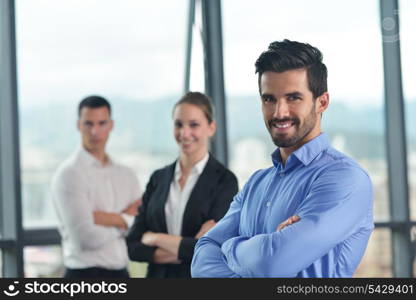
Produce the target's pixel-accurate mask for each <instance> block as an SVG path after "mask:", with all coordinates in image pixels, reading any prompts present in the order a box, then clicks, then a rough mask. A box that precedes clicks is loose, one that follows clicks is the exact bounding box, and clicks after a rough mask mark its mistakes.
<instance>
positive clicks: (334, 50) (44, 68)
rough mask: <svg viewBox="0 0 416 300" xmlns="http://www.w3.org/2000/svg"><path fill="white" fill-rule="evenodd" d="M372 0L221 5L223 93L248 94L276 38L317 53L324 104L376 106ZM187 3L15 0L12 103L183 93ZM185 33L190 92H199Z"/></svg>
mask: <svg viewBox="0 0 416 300" xmlns="http://www.w3.org/2000/svg"><path fill="white" fill-rule="evenodd" d="M378 2H379V1H378V0H366V1H362V0H350V1H333V0H314V1H310V0H296V1H288V0H257V1H248V0H223V1H222V10H223V12H222V14H223V29H224V34H223V46H224V70H225V81H226V82H225V86H226V93H227V95H230V96H232V95H239V96H241V95H256V94H257V80H256V76H255V75H254V62H255V60H256V58H257V57H258V56H259V54H260V53H261V52H262V51H264V50H265V49H266V48H267V46H268V44H269V43H270V42H271V41H274V40H281V39H284V38H288V39H292V40H299V41H304V42H308V43H310V44H312V45H314V46H316V47H318V48H319V49H320V50H321V51H322V52H323V54H324V62H325V63H326V65H327V67H328V70H329V79H328V84H329V91H330V95H331V98H332V99H335V101H343V102H345V103H346V104H347V105H352V106H356V105H363V104H367V105H375V106H380V105H382V103H383V66H382V48H381V47H382V40H381V32H380V28H379V23H380V21H379V7H378ZM415 2H416V1H412V0H401V1H400V14H401V24H400V25H401V40H400V41H401V43H402V63H403V82H404V91H405V96H406V97H407V98H408V99H412V98H416V85H415V84H412V80H413V78H415V76H414V70H415V68H416V60H415V58H414V53H416V41H415V39H414V36H415V35H414V32H413V31H414V28H416V21H415V20H416V19H415V18H414V16H415V15H416V3H415ZM187 9H188V1H186V0H174V1H169V0H156V1H139V0H120V1H114V0H63V1H55V0H36V1H33V0H19V1H16V19H17V49H18V79H19V101H20V103H21V105H25V106H28V105H30V106H37V105H45V104H48V103H51V102H68V101H70V102H72V101H73V102H74V103H77V102H78V101H79V100H80V99H81V98H82V97H84V96H86V95H88V94H97V93H98V94H102V95H104V96H107V97H118V96H121V97H124V98H131V99H135V100H143V101H146V100H147V101H151V100H152V99H158V98H161V97H166V96H171V95H177V94H180V93H181V92H182V89H183V79H184V68H185V67H184V64H185V43H186V24H187ZM197 29H198V28H196V29H195V30H194V35H195V37H194V46H193V47H194V51H195V53H194V55H193V67H192V80H191V87H192V88H193V89H203V72H202V71H201V68H202V66H203V63H202V62H203V58H202V48H201V41H200V39H198V38H197V37H198V30H197Z"/></svg>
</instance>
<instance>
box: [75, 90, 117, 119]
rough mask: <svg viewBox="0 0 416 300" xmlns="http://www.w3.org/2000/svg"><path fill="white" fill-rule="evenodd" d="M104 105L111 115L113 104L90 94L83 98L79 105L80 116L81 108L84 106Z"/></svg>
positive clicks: (79, 114)
mask: <svg viewBox="0 0 416 300" xmlns="http://www.w3.org/2000/svg"><path fill="white" fill-rule="evenodd" d="M103 106H105V107H107V108H108V112H109V114H110V115H111V105H110V103H109V102H108V101H107V100H106V99H104V98H103V97H100V96H96V95H93V96H88V97H86V98H84V99H82V100H81V102H80V103H79V105H78V117H80V116H81V110H82V108H83V107H89V108H99V107H103Z"/></svg>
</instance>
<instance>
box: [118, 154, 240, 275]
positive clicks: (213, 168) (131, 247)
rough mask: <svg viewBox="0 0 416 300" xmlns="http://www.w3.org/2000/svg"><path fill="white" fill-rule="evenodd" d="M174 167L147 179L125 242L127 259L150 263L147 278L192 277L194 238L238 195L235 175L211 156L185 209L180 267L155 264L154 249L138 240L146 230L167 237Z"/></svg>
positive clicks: (155, 173)
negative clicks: (167, 215)
mask: <svg viewBox="0 0 416 300" xmlns="http://www.w3.org/2000/svg"><path fill="white" fill-rule="evenodd" d="M175 163H176V162H175ZM175 163H173V164H171V165H168V166H166V167H165V168H163V169H159V170H156V171H155V172H154V173H153V174H152V176H151V177H150V180H149V183H148V184H147V186H146V191H145V193H144V194H143V199H142V205H141V206H140V208H139V214H138V215H137V216H136V218H135V220H134V223H133V226H132V227H131V229H130V231H129V233H128V235H127V238H126V241H127V247H128V253H129V257H130V259H131V260H134V261H140V262H148V263H149V266H148V269H147V277H155V278H168V277H191V268H190V264H191V261H192V256H193V253H194V247H195V244H196V242H197V239H195V238H194V237H195V235H196V234H197V233H198V231H199V229H200V228H201V226H202V224H203V223H204V222H206V221H207V220H210V219H214V220H215V221H216V222H218V221H219V220H220V219H221V218H222V217H223V216H224V215H225V213H226V212H227V210H228V208H229V206H230V203H231V201H232V199H233V196H234V195H235V194H236V193H237V192H238V183H237V178H236V177H235V175H234V174H233V173H232V172H231V171H230V170H228V169H227V168H225V167H224V166H223V165H222V164H221V163H219V162H218V161H217V160H216V159H215V158H214V157H213V156H212V155H211V154H210V155H209V159H208V162H207V164H206V166H205V168H204V170H203V171H202V173H201V175H200V176H199V178H198V181H197V182H196V184H195V187H194V188H193V190H192V192H191V194H190V196H189V200H188V203H187V204H186V207H185V211H184V215H183V222H182V231H181V236H182V241H181V243H180V245H179V252H178V258H179V260H181V261H182V263H181V264H178V265H176V264H155V263H153V255H154V252H155V250H156V248H155V247H149V246H145V245H143V244H142V243H141V242H140V240H141V238H142V235H143V234H144V233H145V232H146V231H149V230H150V231H153V232H162V233H167V227H166V218H165V203H166V200H167V198H168V194H169V190H170V184H171V182H172V180H173V176H174V171H175Z"/></svg>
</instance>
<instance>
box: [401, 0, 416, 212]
mask: <svg viewBox="0 0 416 300" xmlns="http://www.w3.org/2000/svg"><path fill="white" fill-rule="evenodd" d="M399 4H400V6H399V13H400V37H401V38H400V46H401V54H402V73H403V92H404V99H405V105H406V135H407V160H408V175H409V187H410V189H409V193H410V195H409V196H410V216H411V218H412V219H413V220H416V130H415V128H416V118H415V116H416V85H415V84H414V79H415V70H416V58H415V53H416V38H415V32H414V31H415V28H416V19H415V18H414V16H415V14H416V2H415V1H411V0H401V1H400V2H399Z"/></svg>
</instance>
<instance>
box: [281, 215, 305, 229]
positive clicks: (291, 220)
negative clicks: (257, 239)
mask: <svg viewBox="0 0 416 300" xmlns="http://www.w3.org/2000/svg"><path fill="white" fill-rule="evenodd" d="M299 220H300V217H299V216H291V217H290V218H289V219H287V220H286V221H284V222H282V223H280V224H279V226H277V229H276V231H279V230H282V229H283V228H285V227H286V226H289V225H292V224H293V223H296V222H297V221H299Z"/></svg>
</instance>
